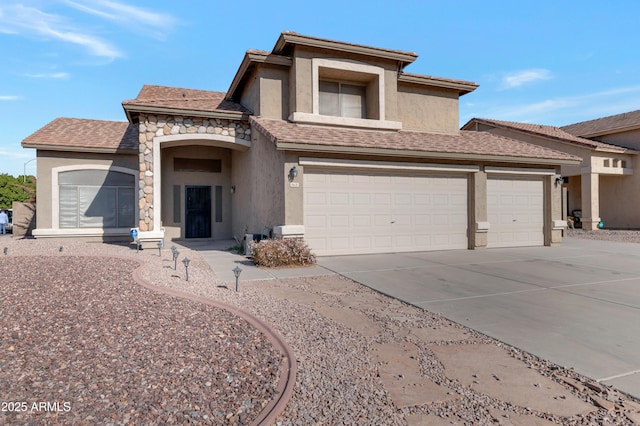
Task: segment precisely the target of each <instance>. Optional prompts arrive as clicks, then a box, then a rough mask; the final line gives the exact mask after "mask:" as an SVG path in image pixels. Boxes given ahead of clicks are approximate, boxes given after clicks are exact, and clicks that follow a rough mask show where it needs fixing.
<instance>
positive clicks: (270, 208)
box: [231, 131, 286, 239]
mask: <svg viewBox="0 0 640 426" xmlns="http://www.w3.org/2000/svg"><path fill="white" fill-rule="evenodd" d="M252 135H253V137H252V141H251V143H252V146H251V149H249V150H248V151H246V152H234V153H233V157H232V179H231V182H232V185H234V186H235V187H236V190H235V193H234V194H233V196H232V197H231V199H232V209H233V229H232V230H233V235H234V236H235V237H237V238H239V239H242V238H243V237H244V234H245V233H247V232H248V233H260V232H262V230H263V229H264V228H273V227H274V226H277V225H282V224H283V223H284V220H285V203H284V198H285V196H284V186H285V180H286V177H285V173H284V168H285V167H284V162H285V155H284V153H283V152H282V151H278V150H277V149H276V146H275V144H274V143H272V142H271V141H269V140H267V139H266V138H264V136H262V135H261V134H260V133H259V132H257V131H254V132H253V133H252Z"/></svg>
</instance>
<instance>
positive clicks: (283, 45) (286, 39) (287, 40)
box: [273, 31, 418, 68]
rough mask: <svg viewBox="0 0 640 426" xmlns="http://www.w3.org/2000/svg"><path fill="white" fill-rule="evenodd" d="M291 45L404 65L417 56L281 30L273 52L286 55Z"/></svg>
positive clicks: (411, 53) (405, 52) (400, 51)
mask: <svg viewBox="0 0 640 426" xmlns="http://www.w3.org/2000/svg"><path fill="white" fill-rule="evenodd" d="M291 45H302V46H309V47H315V48H322V49H331V50H338V51H341V52H348V53H352V54H360V55H367V56H374V57H378V58H385V59H392V60H395V61H399V62H401V63H402V68H404V66H405V65H407V64H410V63H412V62H413V61H415V60H416V59H417V58H418V55H417V54H416V53H414V52H407V51H403V50H395V49H384V48H380V47H372V46H365V45H362V44H355V43H346V42H343V41H336V40H329V39H325V38H319V37H311V36H307V35H303V34H298V33H295V32H293V31H283V32H282V33H281V34H280V37H279V38H278V41H276V44H275V46H274V47H273V53H275V54H278V55H288V54H289V53H290V46H291Z"/></svg>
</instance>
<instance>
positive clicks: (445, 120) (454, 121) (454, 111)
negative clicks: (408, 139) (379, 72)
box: [397, 84, 459, 134]
mask: <svg viewBox="0 0 640 426" xmlns="http://www.w3.org/2000/svg"><path fill="white" fill-rule="evenodd" d="M397 94H398V100H397V104H398V117H397V119H398V121H402V127H403V129H404V130H422V131H428V132H437V133H449V134H457V133H459V130H458V125H459V122H458V120H459V119H458V95H457V93H456V92H453V91H448V90H437V89H435V88H434V89H428V88H423V87H419V86H416V85H407V84H402V85H398V90H397Z"/></svg>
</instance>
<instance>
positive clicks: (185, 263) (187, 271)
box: [182, 257, 191, 281]
mask: <svg viewBox="0 0 640 426" xmlns="http://www.w3.org/2000/svg"><path fill="white" fill-rule="evenodd" d="M189 262H191V259H189V258H188V257H185V258H184V259H182V263H184V273H185V276H186V281H189Z"/></svg>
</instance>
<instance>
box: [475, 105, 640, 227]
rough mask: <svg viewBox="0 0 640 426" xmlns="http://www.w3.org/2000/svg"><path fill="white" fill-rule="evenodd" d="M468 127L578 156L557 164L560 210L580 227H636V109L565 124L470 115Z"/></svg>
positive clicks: (639, 141) (639, 196)
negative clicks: (575, 162) (578, 218)
mask: <svg viewBox="0 0 640 426" xmlns="http://www.w3.org/2000/svg"><path fill="white" fill-rule="evenodd" d="M462 129H463V130H467V131H481V132H491V133H493V134H495V135H500V136H504V137H509V138H514V139H518V140H521V141H524V142H527V143H532V144H536V145H539V146H542V147H546V148H550V149H554V150H557V151H562V152H565V153H568V154H571V155H575V156H578V157H580V158H581V159H582V161H581V164H579V165H569V164H565V165H562V166H561V170H560V171H561V173H562V176H563V181H564V183H563V185H562V186H563V197H562V199H563V205H564V209H563V210H564V212H565V214H569V215H571V214H574V213H577V212H576V211H580V213H579V214H580V215H581V222H582V227H583V229H588V230H595V229H598V224H599V223H600V222H602V224H603V225H604V226H605V227H608V228H623V229H631V228H635V229H638V228H640V214H638V211H637V208H636V206H637V205H638V203H639V202H640V176H639V175H638V173H637V172H636V173H634V170H637V168H638V166H637V165H638V163H637V161H638V153H639V152H640V151H639V150H640V111H636V112H634V113H627V114H620V115H616V116H612V117H605V118H601V119H598V120H592V121H587V122H584V123H577V124H573V125H570V126H565V127H561V128H558V127H554V126H544V125H539V124H529V123H514V122H508V121H499V120H490V119H484V118H474V119H472V120H470V121H469V122H467V123H466V124H465V125H464V126H463V127H462Z"/></svg>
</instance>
